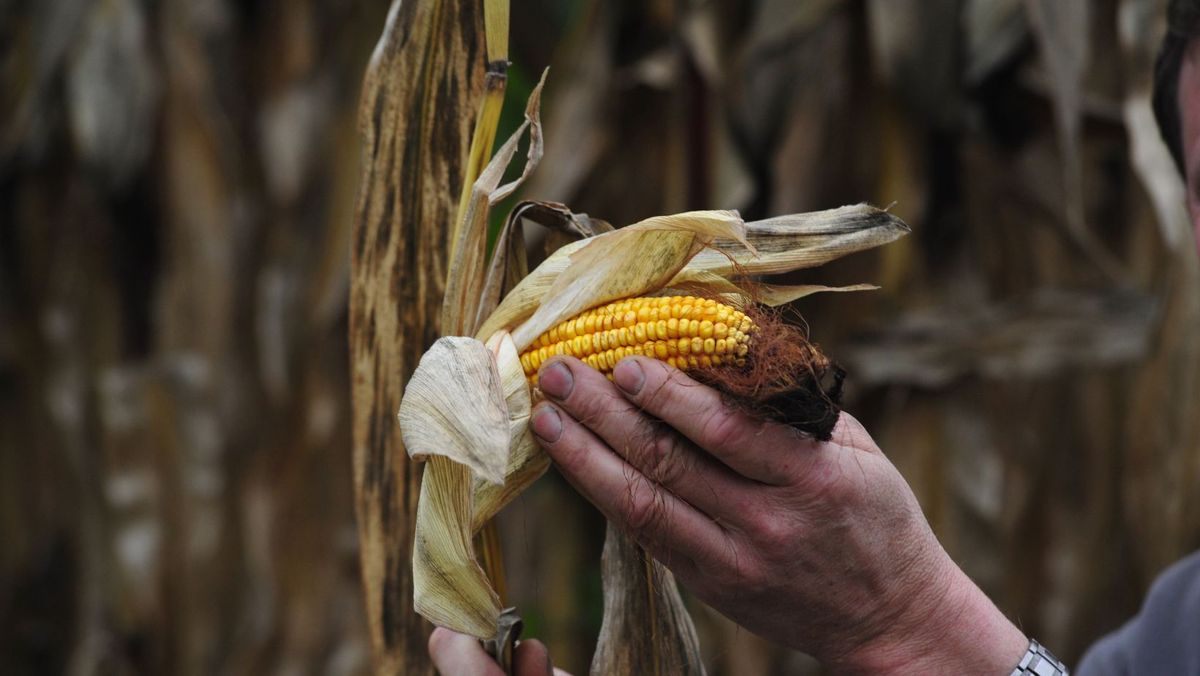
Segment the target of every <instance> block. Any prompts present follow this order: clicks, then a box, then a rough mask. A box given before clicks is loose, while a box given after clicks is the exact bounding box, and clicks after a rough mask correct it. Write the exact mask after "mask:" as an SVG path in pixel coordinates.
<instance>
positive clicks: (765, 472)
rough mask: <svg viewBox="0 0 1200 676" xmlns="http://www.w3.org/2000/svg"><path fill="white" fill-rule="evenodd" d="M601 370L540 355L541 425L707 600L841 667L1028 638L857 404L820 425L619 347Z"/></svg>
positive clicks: (918, 668) (961, 660)
mask: <svg viewBox="0 0 1200 676" xmlns="http://www.w3.org/2000/svg"><path fill="white" fill-rule="evenodd" d="M611 377H612V382H610V381H609V380H608V379H606V377H605V375H603V374H601V373H600V372H598V371H596V370H595V369H593V368H591V367H589V366H587V365H585V364H584V363H583V362H581V361H580V360H579V359H576V358H573V357H551V358H548V359H547V360H546V361H544V362H543V363H541V364H540V369H539V371H538V383H539V386H540V388H541V390H542V392H543V393H544V394H545V396H546V397H547V399H548V401H545V402H543V403H541V404H539V405H538V407H537V408H536V409H535V410H534V414H533V418H532V427H533V430H534V433H535V434H536V435H537V436H538V438H539V441H540V443H541V444H542V446H543V447H544V448H545V449H546V451H547V452H548V453H549V454H550V456H551V457H552V458H553V460H554V461H555V463H556V464H557V465H558V467H559V469H560V471H561V472H562V473H563V474H564V475H565V476H566V477H567V479H568V480H569V481H571V483H572V484H574V486H575V487H576V488H577V489H578V490H579V491H580V492H581V493H582V494H583V495H585V496H586V497H587V498H588V499H589V500H591V501H592V502H593V503H594V504H595V505H596V506H597V507H598V508H599V509H600V510H601V511H602V512H603V513H604V514H605V516H607V517H608V518H609V519H610V520H612V521H613V522H615V523H617V524H619V525H621V526H622V527H623V528H624V529H626V530H627V531H628V532H629V533H630V534H631V535H632V536H633V537H634V538H635V539H636V540H637V541H638V542H639V543H640V544H642V546H644V547H645V548H646V549H647V550H648V551H649V552H650V553H652V554H653V555H654V556H655V557H656V558H657V559H658V560H660V561H662V562H663V563H664V564H666V565H667V566H668V567H669V568H671V569H672V571H673V572H674V573H675V575H676V577H677V578H678V579H679V580H680V581H681V582H682V583H683V584H684V585H685V586H687V587H688V588H689V589H690V590H691V591H692V593H694V594H695V595H696V596H698V597H699V598H701V599H702V600H704V601H705V602H706V603H708V604H709V605H711V606H713V607H714V608H716V609H717V610H719V611H721V612H722V613H724V614H725V615H727V616H728V617H729V618H731V619H732V620H734V621H735V622H737V623H738V624H740V625H742V626H743V627H746V628H747V629H750V630H751V631H753V632H755V633H757V634H759V635H760V636H763V637H765V638H767V639H769V640H772V641H774V642H777V643H780V644H783V645H787V646H790V647H792V648H796V649H799V650H803V651H805V652H808V653H809V654H811V655H813V656H815V657H817V658H818V659H820V660H821V661H822V662H824V663H825V664H826V665H827V666H829V667H830V668H832V669H834V670H835V671H837V672H838V673H843V672H845V673H942V672H957V673H981V674H982V673H989V672H993V673H1002V672H1004V671H1005V669H1006V668H1010V667H1011V665H1012V664H1013V663H1015V661H1016V660H1017V659H1018V658H1019V657H1020V655H1021V654H1022V653H1023V652H1024V650H1025V647H1026V646H1027V645H1028V641H1027V640H1026V639H1025V637H1024V636H1023V635H1022V634H1021V632H1020V630H1018V629H1017V628H1016V627H1015V626H1013V625H1012V624H1011V623H1010V622H1009V621H1008V620H1007V619H1006V618H1005V617H1004V615H1003V614H1002V613H1000V611H999V610H997V609H996V607H995V606H994V605H992V603H991V602H990V601H989V600H988V599H987V597H986V596H985V595H984V594H983V592H982V591H980V590H979V588H978V587H976V586H975V585H974V583H972V582H971V580H970V579H969V578H967V577H966V575H965V574H964V573H963V572H962V571H961V570H959V569H958V567H957V566H956V565H955V564H954V562H953V561H952V560H950V558H949V557H948V556H947V554H946V553H945V551H944V550H943V549H942V547H941V545H940V544H939V543H938V542H937V539H936V538H935V537H934V535H933V533H932V531H931V530H930V528H929V525H928V523H927V522H926V520H925V518H924V516H923V515H922V513H921V509H920V506H919V505H918V504H917V501H916V498H915V497H914V496H913V493H912V491H911V489H910V488H909V487H908V485H907V484H906V483H905V481H904V479H903V478H902V477H901V476H900V474H899V473H898V472H897V471H896V469H895V468H894V467H893V466H892V464H891V463H890V462H889V461H888V460H887V458H886V457H885V456H884V455H883V453H882V451H880V449H879V448H878V446H876V445H875V443H874V441H872V439H871V437H870V435H868V434H867V432H866V431H865V430H864V429H863V428H862V426H861V425H859V424H858V422H857V421H855V420H854V419H853V418H851V417H850V416H848V415H843V416H842V419H841V420H840V421H839V422H838V424H837V426H836V427H835V428H834V431H833V439H832V440H831V441H830V442H827V443H822V442H817V441H813V440H812V439H811V438H807V437H804V436H802V435H800V434H798V433H797V432H796V431H795V430H793V429H792V428H790V427H787V426H784V425H779V424H775V423H769V422H761V421H758V420H755V419H752V418H750V417H749V416H748V415H747V414H745V413H743V412H741V411H738V410H734V409H732V408H729V407H728V406H726V405H725V403H724V402H723V401H722V399H721V397H720V395H719V394H718V393H717V392H715V391H714V390H712V389H709V388H708V387H705V386H703V385H701V384H699V383H697V382H695V381H693V380H691V379H690V378H688V376H686V375H684V374H683V373H682V372H680V371H678V370H676V369H674V368H672V367H671V366H669V365H668V364H665V363H663V362H662V361H658V360H656V359H652V358H647V357H638V356H634V357H628V358H625V359H623V360H621V361H620V362H619V363H618V364H616V366H615V368H614V369H613V370H612V373H611ZM980 637H986V639H984V640H981V638H980Z"/></svg>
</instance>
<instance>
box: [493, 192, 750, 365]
mask: <svg viewBox="0 0 1200 676" xmlns="http://www.w3.org/2000/svg"><path fill="white" fill-rule="evenodd" d="M718 237H723V238H726V239H731V240H735V241H739V242H741V243H742V244H743V245H744V246H747V247H749V246H750V245H749V243H747V242H746V240H745V223H744V222H743V221H742V219H741V217H740V216H738V215H737V212H733V211H692V212H686V213H682V214H675V215H672V216H655V217H653V218H648V219H646V220H644V221H641V222H640V223H637V224H635V225H631V226H629V227H628V228H624V229H622V230H618V231H616V232H612V233H609V234H607V235H601V236H599V237H595V238H593V239H591V240H590V241H588V242H587V243H586V244H585V245H584V246H583V247H582V248H580V249H579V250H578V251H576V252H575V253H573V254H571V255H570V263H569V264H568V266H567V267H566V269H565V270H564V271H563V272H562V273H561V274H560V275H558V277H557V279H555V281H554V284H553V285H552V286H551V287H550V289H549V291H548V292H547V294H546V295H545V296H544V297H543V299H542V301H541V302H540V303H539V304H538V308H537V310H536V311H535V312H534V313H533V316H532V317H530V318H529V319H528V320H527V321H525V322H524V323H523V324H521V325H520V326H518V327H517V328H516V329H514V330H513V332H512V333H513V341H514V342H515V343H516V344H517V349H518V350H521V349H524V348H525V347H527V346H528V345H529V344H530V343H532V342H533V341H534V339H536V338H537V336H539V335H541V333H542V332H543V331H546V330H548V329H549V328H550V327H551V326H554V325H555V324H557V323H558V322H560V321H562V320H564V319H566V318H567V317H570V316H572V315H574V314H577V313H579V312H582V311H583V310H586V309H588V308H590V307H595V306H596V305H599V304H600V303H604V302H607V301H610V300H616V299H618V298H626V297H629V296H636V295H640V294H644V293H646V292H649V291H653V290H655V289H658V288H660V287H662V286H664V285H665V284H666V283H667V282H669V281H670V280H671V278H672V277H674V276H675V273H676V272H678V271H679V270H680V269H682V268H683V266H684V265H685V264H687V261H688V260H689V259H690V258H691V257H692V256H694V255H695V254H696V252H697V251H699V249H700V248H701V247H703V246H705V245H706V244H707V243H708V242H709V241H711V240H714V239H716V238H718Z"/></svg>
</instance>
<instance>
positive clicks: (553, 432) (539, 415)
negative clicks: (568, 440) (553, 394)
mask: <svg viewBox="0 0 1200 676" xmlns="http://www.w3.org/2000/svg"><path fill="white" fill-rule="evenodd" d="M529 426H530V427H532V428H533V433H534V434H536V435H538V438H540V439H541V440H542V441H545V442H548V443H551V444H552V443H554V442H556V441H558V438H559V437H561V436H562V418H559V417H558V411H556V410H554V407H553V406H542V407H541V408H539V409H538V410H537V411H536V412H535V413H534V414H533V419H532V420H530V421H529Z"/></svg>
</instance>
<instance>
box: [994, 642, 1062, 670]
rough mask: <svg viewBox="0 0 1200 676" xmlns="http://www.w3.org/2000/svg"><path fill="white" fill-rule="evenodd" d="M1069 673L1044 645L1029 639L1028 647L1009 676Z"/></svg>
mask: <svg viewBox="0 0 1200 676" xmlns="http://www.w3.org/2000/svg"><path fill="white" fill-rule="evenodd" d="M1070 673H1071V672H1070V671H1068V670H1067V666H1066V665H1065V664H1063V663H1062V662H1059V661H1058V658H1056V657H1055V656H1054V655H1051V654H1050V651H1049V650H1046V648H1045V646H1043V645H1042V644H1041V643H1038V642H1037V641H1035V640H1033V639H1030V640H1029V649H1028V650H1026V651H1025V656H1024V657H1022V658H1021V663H1020V664H1018V665H1017V668H1015V669H1013V670H1012V673H1011V674H1009V676H1069V674H1070Z"/></svg>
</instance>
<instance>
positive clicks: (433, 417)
mask: <svg viewBox="0 0 1200 676" xmlns="http://www.w3.org/2000/svg"><path fill="white" fill-rule="evenodd" d="M467 412H469V414H467ZM399 418H400V432H401V434H402V435H403V438H404V447H405V448H406V449H408V454H409V455H410V456H412V458H413V459H415V460H422V459H424V458H427V457H429V456H432V455H441V456H445V457H447V458H450V459H451V460H454V461H455V462H460V463H462V464H464V465H466V466H468V467H470V468H471V469H472V470H474V471H475V473H476V474H478V475H479V476H480V477H483V478H484V479H487V480H488V481H491V482H492V483H497V484H498V483H501V482H503V481H504V470H505V467H506V466H507V464H508V437H509V432H508V408H507V405H506V403H505V397H504V390H503V388H502V387H501V377H500V373H499V372H498V371H497V368H496V362H495V360H494V359H493V358H492V352H491V350H489V349H488V348H487V346H485V345H484V344H483V343H481V342H479V341H478V340H475V339H474V338H463V337H457V336H456V337H447V338H441V339H439V340H438V341H437V342H436V343H434V344H433V347H431V348H429V351H428V352H426V353H425V355H424V356H423V357H421V363H420V364H418V365H417V369H416V370H415V371H414V372H413V375H412V378H410V379H409V381H408V386H407V387H406V388H405V389H404V399H403V400H401V402H400V415H399ZM420 527H421V526H420V523H419V522H418V530H419V529H420Z"/></svg>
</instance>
